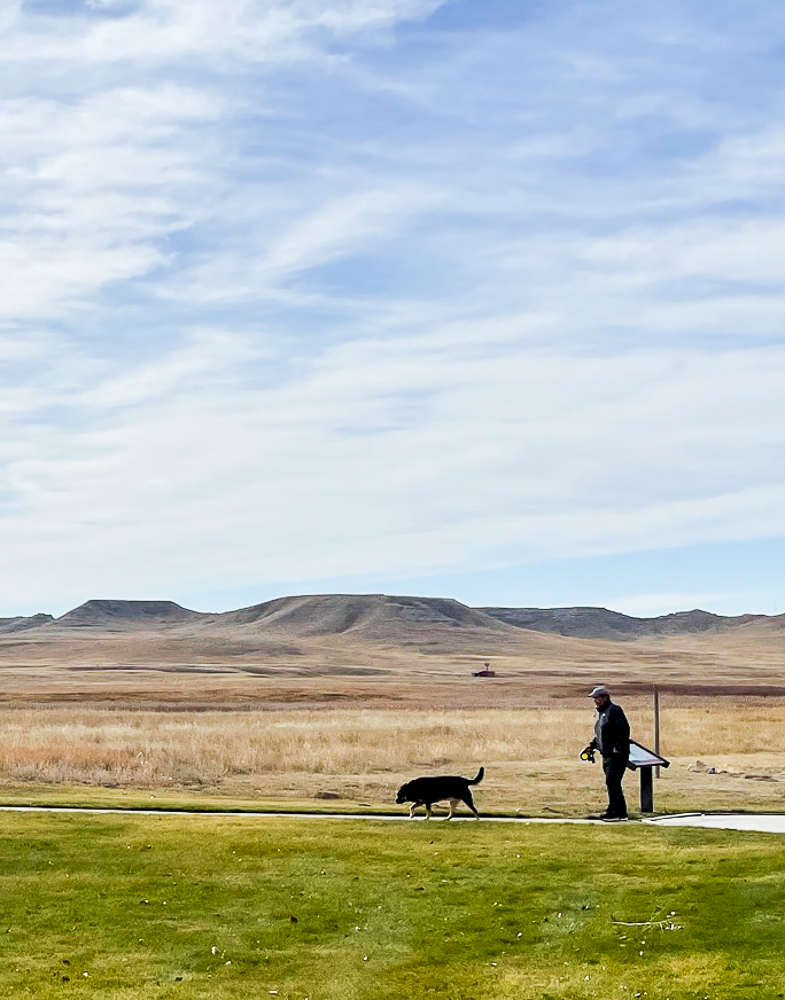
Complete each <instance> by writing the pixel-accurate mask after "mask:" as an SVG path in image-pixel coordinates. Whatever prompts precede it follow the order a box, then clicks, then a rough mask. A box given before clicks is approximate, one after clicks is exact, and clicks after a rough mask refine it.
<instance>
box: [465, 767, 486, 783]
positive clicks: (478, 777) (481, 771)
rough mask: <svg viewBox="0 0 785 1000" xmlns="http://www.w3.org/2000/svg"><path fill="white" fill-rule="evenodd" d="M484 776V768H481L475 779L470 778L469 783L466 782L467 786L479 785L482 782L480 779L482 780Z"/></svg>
mask: <svg viewBox="0 0 785 1000" xmlns="http://www.w3.org/2000/svg"><path fill="white" fill-rule="evenodd" d="M484 774H485V768H484V767H481V768H480V770H479V771H478V772H477V776H476V777H475V778H472V780H471V781H468V782H467V784H468V785H479V783H480V782H481V781H482V778H483V775H484Z"/></svg>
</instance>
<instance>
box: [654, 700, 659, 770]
mask: <svg viewBox="0 0 785 1000" xmlns="http://www.w3.org/2000/svg"><path fill="white" fill-rule="evenodd" d="M654 752H655V753H656V754H657V756H658V757H659V756H660V690H659V688H658V687H657V685H656V684H655V685H654ZM654 773H655V774H656V776H657V777H658V778H659V776H660V769H659V767H656V768H655V769H654Z"/></svg>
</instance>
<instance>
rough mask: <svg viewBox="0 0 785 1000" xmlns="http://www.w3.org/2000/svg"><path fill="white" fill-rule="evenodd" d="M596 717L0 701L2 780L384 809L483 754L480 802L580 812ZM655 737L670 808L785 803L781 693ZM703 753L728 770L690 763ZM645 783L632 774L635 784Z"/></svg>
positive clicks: (569, 711) (590, 780) (669, 714)
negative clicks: (416, 781) (398, 792)
mask: <svg viewBox="0 0 785 1000" xmlns="http://www.w3.org/2000/svg"><path fill="white" fill-rule="evenodd" d="M624 705H625V708H626V710H627V713H628V715H629V717H630V720H631V722H632V727H633V735H634V736H636V737H637V738H638V739H639V740H640V741H641V742H642V743H644V744H647V745H649V746H652V745H653V734H652V725H653V724H652V713H651V704H650V701H649V699H643V698H632V699H629V700H626V701H625V702H624ZM592 721H593V713H592V711H591V706H585V707H582V708H579V707H573V706H567V707H565V706H564V705H560V704H559V703H554V704H553V705H552V706H551V705H546V706H543V707H531V708H525V709H515V710H508V709H501V708H499V709H476V710H464V711H458V710H455V711H423V710H414V709H406V710H397V711H396V710H385V709H348V708H341V709H320V710H310V709H287V710H272V711H256V710H251V711H235V712H227V711H222V712H217V711H206V712H162V711H122V710H107V709H99V708H89V707H81V706H73V707H67V708H63V707H57V708H18V709H9V708H5V709H2V710H0V783H2V784H3V785H4V786H5V787H6V789H9V788H12V787H17V788H18V787H30V786H33V785H35V786H42V785H44V786H49V787H53V786H75V785H82V786H84V785H90V786H97V787H104V788H121V789H122V788H125V789H151V790H158V789H171V790H178V789H189V790H201V791H203V792H214V793H218V794H222V795H231V796H233V797H241V798H242V797H247V798H249V799H252V800H253V799H258V798H259V797H260V796H263V797H264V798H265V799H266V800H271V799H272V800H279V801H303V800H309V799H313V798H314V797H316V798H325V797H329V798H335V799H343V800H346V802H350V803H351V802H353V803H359V802H363V803H366V804H368V805H371V806H376V807H378V806H382V805H384V806H389V805H390V804H391V802H392V799H393V797H394V791H395V788H396V787H397V785H398V784H400V782H401V781H403V780H405V779H406V778H408V777H411V776H413V775H414V774H419V773H428V772H431V773H433V772H459V773H464V774H474V773H475V771H476V770H477V767H478V766H479V765H480V764H482V765H484V766H485V767H486V769H487V772H488V775H487V778H486V780H485V782H484V783H483V784H482V785H481V786H480V788H479V789H478V800H479V801H480V802H481V808H485V809H502V810H507V811H514V810H515V809H518V810H520V811H524V812H527V813H538V812H542V811H551V812H558V813H565V814H573V813H580V812H585V810H586V806H587V804H588V803H597V804H598V803H599V801H600V798H601V796H600V794H599V793H600V791H601V785H602V774H601V771H600V770H599V768H597V767H594V768H592V767H591V766H589V765H585V764H581V763H580V762H579V761H578V759H577V756H578V751H579V750H580V748H581V747H582V746H583V745H584V744H585V743H586V742H587V740H588V739H589V737H590V736H591V733H592ZM661 750H662V752H663V754H664V755H665V756H666V757H668V758H670V759H671V760H672V766H671V768H670V769H669V770H668V771H663V772H662V780H661V781H659V782H658V783H657V804H658V806H659V807H660V808H662V809H670V810H672V809H686V808H697V807H701V808H752V807H755V808H764V807H765V808H775V809H776V808H780V807H781V805H782V804H785V801H784V800H785V780H784V779H785V701H783V700H781V699H760V698H758V699H734V700H732V701H731V700H730V699H717V700H709V699H705V700H701V699H692V700H691V703H689V704H672V705H671V704H666V705H663V708H662V713H661ZM698 758H700V759H701V760H703V761H705V763H706V764H707V765H708V766H711V767H714V768H715V770H716V771H717V772H725V773H715V774H706V773H694V772H690V771H688V770H687V766H688V765H689V764H693V763H694V762H695V760H696V759H698ZM635 780H636V779H635V778H634V777H633V776H629V777H628V779H627V785H628V788H630V790H631V792H632V797H634V783H635Z"/></svg>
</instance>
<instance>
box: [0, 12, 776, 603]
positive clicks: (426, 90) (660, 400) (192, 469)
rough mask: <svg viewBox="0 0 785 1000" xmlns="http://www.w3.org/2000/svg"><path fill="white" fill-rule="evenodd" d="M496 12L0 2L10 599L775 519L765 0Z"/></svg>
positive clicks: (250, 583)
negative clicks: (745, 8)
mask: <svg viewBox="0 0 785 1000" xmlns="http://www.w3.org/2000/svg"><path fill="white" fill-rule="evenodd" d="M493 11H494V17H493V18H490V15H489V17H488V19H487V21H486V20H484V18H483V12H482V5H472V4H462V3H459V2H458V0H442V2H439V0H343V2H337V3H336V2H329V3H328V2H327V0H272V2H269V0H268V2H264V3H262V2H259V0H230V2H228V3H223V4H221V5H219V6H216V5H215V4H214V3H213V2H211V0H190V2H188V3H186V2H184V0H133V2H130V0H129V2H122V3H121V2H114V0H112V2H109V0H93V2H91V3H86V4H84V5H83V6H81V7H80V6H79V5H74V4H72V3H65V2H62V3H60V2H57V0H47V2H46V3H43V2H41V3H37V2H33V0H28V2H25V3H23V4H22V3H19V4H16V5H10V6H8V7H6V8H5V9H4V12H3V13H2V15H0V18H2V29H3V30H2V31H0V56H2V58H3V59H4V61H5V62H6V64H7V65H9V66H13V73H8V74H7V75H5V76H3V77H2V78H1V79H0V87H2V92H3V97H4V100H3V103H2V105H0V135H1V136H2V138H3V142H2V143H0V176H2V179H3V185H2V188H0V426H1V427H2V431H3V433H2V435H0V519H1V520H0V523H1V524H2V525H3V528H4V537H5V538H6V539H7V541H6V543H5V544H4V557H5V563H6V568H7V571H6V573H5V574H4V580H5V582H4V585H3V586H4V589H3V591H2V594H0V596H2V599H3V603H4V604H5V605H6V607H7V609H8V613H13V612H14V611H16V610H19V609H28V610H30V609H33V610H37V608H38V606H39V605H40V606H44V605H46V606H47V607H49V606H53V605H54V606H59V607H60V608H61V609H64V606H67V604H69V603H71V602H73V601H76V600H80V599H82V598H84V597H87V596H100V595H101V594H104V595H109V596H112V595H119V596H122V595H125V596H168V597H174V598H180V599H182V600H185V601H187V600H188V599H189V597H190V599H191V600H194V599H198V595H199V594H200V593H207V592H217V591H221V592H223V593H226V594H229V593H231V594H234V595H236V597H235V598H234V600H235V601H236V603H237V604H240V603H249V602H250V601H252V600H255V599H261V597H263V596H272V595H271V594H269V592H268V591H267V590H266V589H265V588H269V587H273V586H275V587H278V586H286V585H288V584H291V586H292V587H298V588H301V589H302V588H307V587H308V584H309V581H315V580H324V579H328V578H329V579H334V580H340V579H341V578H347V579H349V578H351V579H360V578H363V577H367V578H371V577H373V578H374V580H375V581H379V580H380V579H382V580H383V579H384V577H385V574H389V575H390V576H395V577H396V578H397V579H398V580H399V581H400V580H401V579H403V578H405V576H406V574H407V573H409V574H411V575H413V576H416V577H417V578H419V579H422V578H423V577H427V575H428V574H429V573H432V574H435V573H439V574H441V578H442V579H444V578H445V575H447V574H449V573H450V572H455V573H464V574H465V573H466V572H468V571H470V570H471V569H472V568H474V569H478V570H480V569H482V570H492V569H494V568H502V569H506V570H509V569H510V567H515V566H521V567H524V566H527V565H531V564H532V563H533V562H534V561H539V562H542V561H543V560H548V559H567V558H572V557H580V556H597V555H603V554H612V553H619V552H635V551H645V550H651V549H657V548H664V547H670V548H672V549H673V551H674V552H678V549H679V547H681V546H684V545H689V544H694V543H700V542H702V543H706V544H720V543H723V542H726V541H731V540H744V539H755V538H774V537H781V536H782V535H783V534H785V521H784V520H783V515H782V510H783V503H782V501H783V495H784V494H785V481H783V478H782V473H781V471H780V470H781V468H782V461H781V456H782V452H783V445H784V444H785V418H783V410H782V404H781V399H782V396H783V387H784V386H785V343H784V342H783V336H782V331H783V322H784V321H785V308H784V307H785V288H784V287H783V281H782V278H781V275H780V273H779V272H780V268H779V263H778V262H779V260H780V258H781V257H782V255H783V249H785V204H783V196H782V193H781V185H780V183H779V181H780V174H781V165H782V162H781V161H782V157H783V154H784V153H785V140H784V139H783V132H782V129H781V127H780V124H779V114H778V110H777V109H778V108H780V107H781V102H782V99H783V96H785V75H784V74H783V73H782V70H781V67H780V61H779V56H778V49H777V45H778V44H781V42H782V35H783V33H785V18H783V16H782V15H781V13H780V12H779V10H778V8H777V7H776V6H775V4H774V2H773V0H771V2H764V0H758V2H756V3H753V4H752V5H751V11H750V12H749V16H748V17H746V18H745V19H744V20H743V21H740V20H739V18H738V17H737V16H736V14H735V13H734V8H733V5H725V4H719V5H717V6H716V7H714V8H713V9H712V12H707V9H706V8H705V7H703V6H702V5H700V4H698V3H697V2H687V0H684V2H676V0H672V2H667V3H663V4H661V5H658V6H657V8H656V10H654V9H653V10H651V11H648V12H647V14H646V16H644V17H641V16H638V15H636V14H635V13H634V12H632V11H631V10H630V9H629V8H628V7H626V6H624V5H622V4H620V3H617V2H615V0H603V2H602V3H599V4H595V5H592V8H591V16H589V12H588V9H587V8H583V7H581V5H576V4H565V5H561V6H558V5H522V4H520V3H519V2H518V0H510V2H509V3H508V4H506V3H503V2H501V0H497V2H496V3H495V4H494V5H493ZM698 67H699V68H698ZM729 81H732V83H731V82H729ZM142 554H143V556H142ZM674 565H675V563H674ZM42 580H46V585H45V586H42V583H41V581H42ZM597 592H598V594H600V593H609V592H614V588H613V587H612V586H610V585H608V584H607V583H606V585H604V586H602V587H598V591H597ZM616 592H618V591H616ZM640 592H641V593H646V592H647V591H646V590H645V589H642V590H641V591H640ZM668 592H671V591H668ZM672 592H673V593H674V594H675V593H680V592H681V591H680V590H679V589H678V587H673V588H672ZM702 592H703V593H705V594H708V595H711V594H713V593H715V590H714V589H712V588H711V586H707V587H705V588H704V589H703V591H702ZM663 593H665V591H663ZM588 601H589V598H588V597H586V598H584V599H583V600H579V599H577V595H576V600H574V601H572V600H571V601H568V603H587V602H588ZM509 602H510V603H515V596H514V594H511V595H510V599H509ZM665 610H667V609H665Z"/></svg>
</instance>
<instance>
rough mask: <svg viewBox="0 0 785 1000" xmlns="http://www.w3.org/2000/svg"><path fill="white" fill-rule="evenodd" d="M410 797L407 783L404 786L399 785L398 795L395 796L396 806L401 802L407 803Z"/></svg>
mask: <svg viewBox="0 0 785 1000" xmlns="http://www.w3.org/2000/svg"><path fill="white" fill-rule="evenodd" d="M410 800H411V796H410V795H409V782H408V781H407V782H406V784H405V785H401V787H400V788H399V789H398V794H397V795H396V796H395V801H396V803H397V804H398V805H400V804H401V803H402V802H409V801H410Z"/></svg>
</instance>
